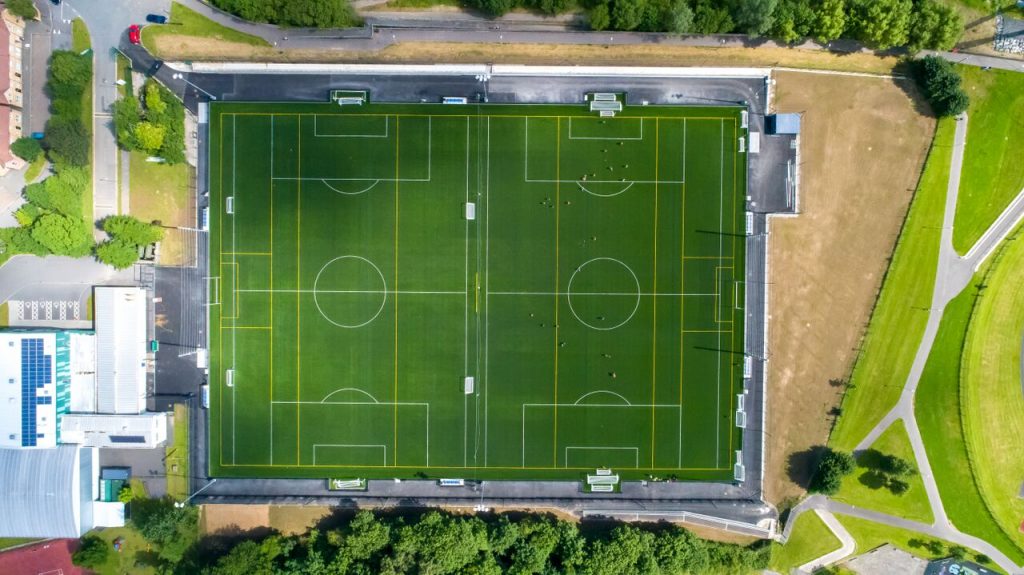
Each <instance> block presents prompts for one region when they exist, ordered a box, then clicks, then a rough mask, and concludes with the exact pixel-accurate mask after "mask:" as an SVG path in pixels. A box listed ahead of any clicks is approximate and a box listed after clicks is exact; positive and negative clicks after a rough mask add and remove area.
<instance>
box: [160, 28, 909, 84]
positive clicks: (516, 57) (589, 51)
mask: <svg viewBox="0 0 1024 575" xmlns="http://www.w3.org/2000/svg"><path fill="white" fill-rule="evenodd" d="M150 44H151V45H149V46H147V48H149V49H150V50H152V51H153V52H154V53H155V54H157V55H158V56H159V57H161V58H163V59H165V60H194V61H204V60H216V61H224V60H258V61H266V62H339V63H342V62H381V63H424V64H435V63H437V62H449V63H480V62H489V63H495V64H537V65H542V64H543V65H568V66H576V65H580V64H586V65H594V66H600V65H615V66H708V65H714V66H784V67H793V68H810V69H829V70H846V71H852V72H874V73H881V74H888V73H890V72H892V70H893V68H894V67H895V66H896V64H897V63H898V60H897V59H896V58H892V57H887V58H881V57H878V56H874V55H872V54H862V53H857V54H848V55H836V54H832V53H829V52H824V51H821V50H799V49H791V48H769V47H761V48H703V47H692V46H664V45H655V46H648V45H641V46H603V45H584V46H575V45H573V46H567V45H561V44H468V43H445V42H417V43H407V44H396V45H394V46H389V47H387V48H385V49H383V50H379V51H354V50H281V49H278V48H267V47H256V46H250V45H247V44H238V43H235V42H225V41H223V40H217V39H213V38H195V37H190V36H174V35H165V36H160V37H158V38H156V39H154V41H153V42H150Z"/></svg>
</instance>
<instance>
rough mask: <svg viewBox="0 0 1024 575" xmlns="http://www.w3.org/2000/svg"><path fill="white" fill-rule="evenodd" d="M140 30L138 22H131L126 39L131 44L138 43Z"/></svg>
mask: <svg viewBox="0 0 1024 575" xmlns="http://www.w3.org/2000/svg"><path fill="white" fill-rule="evenodd" d="M141 32H142V28H139V25H138V24H132V25H131V26H129V27H128V41H129V42H131V43H132V44H138V43H139V35H140V33H141Z"/></svg>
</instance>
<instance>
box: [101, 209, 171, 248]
mask: <svg viewBox="0 0 1024 575" xmlns="http://www.w3.org/2000/svg"><path fill="white" fill-rule="evenodd" d="M103 231H105V232H107V233H108V234H110V235H111V236H114V237H115V238H117V239H119V240H121V241H123V242H125V243H128V244H131V245H135V246H146V245H149V244H152V243H155V242H158V241H160V240H161V239H162V238H163V237H164V231H163V229H162V228H160V227H158V226H154V225H153V224H147V223H145V222H142V221H139V220H138V219H136V218H135V217H132V216H110V217H108V218H105V219H104V220H103Z"/></svg>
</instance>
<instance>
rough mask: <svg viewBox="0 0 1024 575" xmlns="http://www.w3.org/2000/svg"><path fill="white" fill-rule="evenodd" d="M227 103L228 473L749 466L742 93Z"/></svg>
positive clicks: (221, 132) (213, 230)
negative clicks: (741, 402) (643, 99)
mask: <svg viewBox="0 0 1024 575" xmlns="http://www.w3.org/2000/svg"><path fill="white" fill-rule="evenodd" d="M209 122H210V123H209V127H210V138H209V146H210V155H209V165H210V169H209V174H210V175H209V178H210V186H209V187H210V202H211V206H212V207H211V209H210V279H209V290H210V304H211V305H210V307H209V320H210V351H211V353H210V379H209V383H210V396H211V398H210V409H209V422H210V444H209V456H210V472H211V474H212V475H213V476H215V477H364V478H387V477H402V478H413V477H457V478H465V479H473V478H479V479H492V480H493V479H579V478H581V477H582V476H583V474H584V473H585V472H587V471H590V472H593V470H594V469H595V468H597V467H610V468H612V469H613V470H615V471H616V472H617V473H619V474H620V475H621V476H622V477H623V478H627V479H636V478H642V477H647V476H650V475H653V476H657V477H672V476H674V477H677V478H679V479H689V480H731V479H732V477H733V464H734V463H735V459H736V455H735V450H737V449H739V446H740V430H739V429H738V428H736V427H735V425H734V412H735V409H736V402H737V394H740V393H742V391H743V390H742V381H743V358H744V355H743V351H744V334H743V327H744V309H743V305H744V281H743V280H744V269H745V268H744V246H745V216H744V200H745V194H746V175H745V174H746V168H747V165H746V157H745V156H746V155H745V154H744V153H742V152H740V151H739V140H740V138H742V137H744V136H745V135H746V130H745V129H744V128H742V127H741V122H740V109H739V108H711V107H703V108H701V107H668V106H664V107H659V106H645V107H627V108H626V109H625V110H624V111H623V112H621V113H620V114H619V115H618V116H616V117H614V118H600V117H598V116H597V115H596V114H594V113H590V112H589V111H588V110H587V108H586V107H585V106H584V105H578V106H563V105H558V106H555V105H550V106H549V105H440V104H437V105H432V104H401V105H399V104H367V105H364V106H344V107H340V106H337V105H334V104H328V103H324V104H241V103H221V102H216V103H213V104H212V105H211V113H210V120H209ZM470 378H472V379H470Z"/></svg>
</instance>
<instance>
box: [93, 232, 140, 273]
mask: <svg viewBox="0 0 1024 575" xmlns="http://www.w3.org/2000/svg"><path fill="white" fill-rule="evenodd" d="M96 259H98V260H100V261H101V262H103V263H105V264H107V265H109V266H113V267H114V268H116V269H119V270H123V269H126V268H130V267H132V265H133V264H134V263H135V262H137V261H139V248H138V246H136V245H133V244H130V243H128V242H126V241H124V240H120V239H113V240H108V241H105V242H103V243H102V244H100V245H98V246H96Z"/></svg>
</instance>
